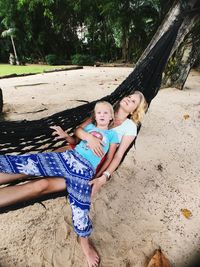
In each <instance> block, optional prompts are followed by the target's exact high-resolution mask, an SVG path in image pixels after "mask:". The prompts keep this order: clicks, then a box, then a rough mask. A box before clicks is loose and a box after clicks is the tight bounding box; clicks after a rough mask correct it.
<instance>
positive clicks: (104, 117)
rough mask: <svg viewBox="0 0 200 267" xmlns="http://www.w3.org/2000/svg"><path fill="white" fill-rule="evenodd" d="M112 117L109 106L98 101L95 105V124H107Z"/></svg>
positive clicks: (103, 125)
mask: <svg viewBox="0 0 200 267" xmlns="http://www.w3.org/2000/svg"><path fill="white" fill-rule="evenodd" d="M112 119H113V118H112V114H111V110H110V107H109V106H107V105H106V104H103V103H99V104H98V105H97V106H96V107H95V120H96V123H97V126H102V127H105V126H108V125H109V123H110V121H111V120H112Z"/></svg>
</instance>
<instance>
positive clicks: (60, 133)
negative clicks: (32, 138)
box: [50, 125, 69, 141]
mask: <svg viewBox="0 0 200 267" xmlns="http://www.w3.org/2000/svg"><path fill="white" fill-rule="evenodd" d="M50 128H51V129H52V130H54V132H53V133H52V135H53V136H56V137H55V138H54V140H55V141H56V140H60V139H67V138H68V137H69V135H68V134H67V133H66V132H65V131H63V129H62V128H61V127H60V126H56V125H55V126H50Z"/></svg>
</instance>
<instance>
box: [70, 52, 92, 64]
mask: <svg viewBox="0 0 200 267" xmlns="http://www.w3.org/2000/svg"><path fill="white" fill-rule="evenodd" d="M71 61H72V64H73V65H78V66H91V65H94V58H93V57H91V56H90V55H81V54H75V55H73V56H72V57H71Z"/></svg>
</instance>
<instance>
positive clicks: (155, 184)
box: [0, 68, 200, 267]
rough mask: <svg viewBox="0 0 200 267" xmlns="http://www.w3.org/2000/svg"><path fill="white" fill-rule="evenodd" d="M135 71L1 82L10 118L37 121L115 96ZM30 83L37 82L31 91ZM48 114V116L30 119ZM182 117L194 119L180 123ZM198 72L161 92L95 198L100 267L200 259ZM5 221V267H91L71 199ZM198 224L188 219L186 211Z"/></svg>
mask: <svg viewBox="0 0 200 267" xmlns="http://www.w3.org/2000/svg"><path fill="white" fill-rule="evenodd" d="M130 72H131V69H130V68H84V69H83V70H74V71H66V72H56V73H49V74H41V75H34V76H27V77H22V78H10V79H3V80H0V87H1V88H2V89H3V95H4V102H5V107H4V110H5V112H7V118H8V119H17V120H18V119H24V118H26V119H37V118H40V117H43V116H47V115H50V114H53V113H55V112H57V111H61V110H63V109H66V108H68V107H72V106H77V105H79V104H80V103H79V102H77V100H89V101H91V100H93V99H97V98H100V97H102V96H104V95H106V94H109V93H110V92H112V91H113V90H114V89H115V88H116V86H117V85H118V84H120V83H121V82H122V81H123V80H124V79H125V78H126V77H127V75H128V74H129V73H130ZM30 84H35V85H32V86H28V85H30ZM42 109H47V110H44V111H43V112H38V113H34V114H31V113H28V114H25V113H27V112H33V111H38V110H42ZM184 115H189V118H188V119H184ZM199 132H200V75H199V73H197V72H194V71H193V72H192V73H191V74H190V76H189V78H188V81H187V83H186V86H185V88H184V90H183V91H179V90H177V89H174V88H169V89H163V90H161V91H160V92H159V93H158V95H157V96H156V98H155V99H154V100H153V101H152V103H151V106H150V109H149V111H148V113H147V115H146V116H145V119H144V122H143V127H142V129H141V132H140V134H139V137H138V139H137V143H136V150H135V149H134V148H132V150H131V151H130V152H129V154H128V156H127V157H126V159H125V161H124V163H123V164H122V166H121V167H120V168H119V169H118V170H117V171H116V172H115V175H114V176H113V179H112V180H111V181H110V183H108V184H107V185H106V186H105V187H104V188H103V189H102V191H101V192H100V193H99V194H98V195H97V196H96V198H95V200H94V203H93V205H92V211H91V217H92V220H93V223H94V232H93V234H92V236H91V238H92V241H93V243H94V244H95V246H96V248H97V250H98V252H99V253H100V255H101V266H102V267H128V266H133V267H143V266H145V265H146V263H147V262H148V260H149V258H150V257H151V256H152V254H153V252H154V250H155V249H156V248H158V247H161V249H162V251H163V252H164V254H165V256H166V257H167V258H168V259H169V260H170V262H171V263H172V266H176V267H183V266H184V264H185V263H188V261H189V260H190V259H191V258H192V257H193V255H194V253H197V252H199V248H198V245H199V241H200V240H199V232H200V216H199V206H200V201H199V198H200V194H199V192H200V183H199V170H200V167H199V158H200V149H199V148H200V141H199ZM44 205H45V206H46V209H45V208H44V207H43V206H42V205H40V204H39V203H36V204H34V205H33V206H28V207H26V208H23V209H19V210H16V211H10V212H8V213H5V214H0V266H1V267H14V266H16V267H50V266H54V267H72V266H73V267H86V266H87V264H86V262H85V259H84V257H83V253H82V251H81V249H80V247H79V244H78V242H77V239H76V236H75V234H74V233H73V230H72V227H71V213H70V207H69V205H68V204H66V199H65V198H64V197H63V198H59V199H54V200H48V201H44ZM183 208H187V209H189V210H190V211H191V212H192V217H191V218H190V219H186V218H185V217H184V216H183V215H182V213H181V209H183Z"/></svg>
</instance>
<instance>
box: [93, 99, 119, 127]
mask: <svg viewBox="0 0 200 267" xmlns="http://www.w3.org/2000/svg"><path fill="white" fill-rule="evenodd" d="M99 104H104V105H106V106H107V107H108V108H109V110H110V114H111V117H112V120H111V121H110V123H109V125H108V126H109V127H110V126H111V125H112V123H113V120H114V109H113V106H112V105H111V104H110V103H109V102H107V101H98V102H97V103H96V104H95V106H94V111H93V113H92V123H94V124H96V120H95V113H96V108H97V106H98V105H99Z"/></svg>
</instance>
